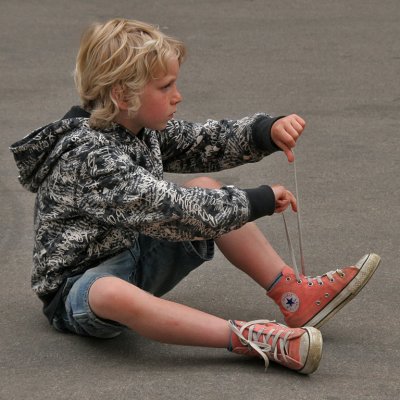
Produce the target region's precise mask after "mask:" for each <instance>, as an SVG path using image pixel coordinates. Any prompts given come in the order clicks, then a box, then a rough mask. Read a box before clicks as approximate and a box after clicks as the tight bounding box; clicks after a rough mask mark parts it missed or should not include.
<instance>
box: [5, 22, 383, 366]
mask: <svg viewBox="0 0 400 400" xmlns="http://www.w3.org/2000/svg"><path fill="white" fill-rule="evenodd" d="M184 57H185V48H184V46H183V44H182V43H181V42H179V41H177V40H175V39H173V38H170V37H167V36H166V35H164V34H162V33H161V32H159V31H158V30H157V29H156V28H154V27H153V26H151V25H148V24H145V23H142V22H138V21H129V20H124V19H115V20H111V21H108V22H106V23H104V24H96V25H93V26H92V27H91V28H90V29H88V30H87V32H86V33H85V34H84V36H83V37H82V41H81V46H80V49H79V53H78V57H77V63H76V70H75V80H76V85H77V89H78V91H79V94H80V97H81V99H82V107H73V108H72V109H71V110H70V111H69V112H68V113H67V114H66V115H65V117H64V118H63V119H62V120H60V121H57V122H54V123H51V124H49V125H47V126H45V127H43V128H40V129H38V130H36V131H34V132H33V133H31V134H30V135H28V136H27V137H25V138H24V139H22V140H21V141H19V142H17V143H15V144H14V145H13V146H12V147H11V150H12V152H13V153H14V156H15V159H16V162H17V165H18V168H19V170H20V177H19V179H20V181H21V183H22V184H23V185H24V186H25V187H26V188H27V189H29V190H30V191H32V192H37V197H36V204H35V244H34V256H33V259H34V268H33V273H32V288H33V290H34V291H35V292H36V293H37V295H38V296H39V298H40V299H41V300H42V301H43V303H44V313H45V315H46V316H47V318H48V319H49V321H50V323H51V324H52V325H53V326H54V327H55V328H56V329H58V330H60V331H63V332H73V333H76V334H80V335H89V336H94V337H99V338H111V337H114V336H116V335H118V334H119V333H121V331H122V330H123V329H124V328H125V327H128V328H130V329H132V330H133V331H135V332H137V333H139V334H141V335H144V336H146V337H148V338H151V339H154V340H158V341H162V342H165V343H176V344H181V345H193V346H213V347H224V348H228V349H229V350H230V351H232V352H235V353H239V354H240V353H241V354H247V355H251V356H252V355H254V356H261V357H263V358H264V361H265V363H266V365H267V364H268V361H269V360H270V359H271V360H273V361H276V362H278V363H280V364H282V365H284V366H287V367H288V368H291V369H293V370H296V371H298V372H300V373H304V374H309V373H312V372H314V371H315V370H316V369H317V367H318V364H319V361H320V358H321V352H322V338H321V334H320V332H319V330H317V329H316V327H319V326H321V325H322V323H324V322H325V321H326V320H327V319H328V318H330V317H331V316H332V315H333V314H334V313H335V312H336V311H338V310H339V309H340V308H341V307H342V306H343V305H344V304H345V303H346V302H347V301H348V300H349V299H350V298H351V297H353V296H354V295H355V294H356V293H357V292H358V291H359V290H360V289H361V287H363V286H364V285H365V283H366V282H367V281H368V280H369V278H370V277H371V276H372V274H373V272H374V271H375V269H376V268H377V266H378V264H379V257H378V256H376V255H374V254H369V255H367V256H365V257H364V258H363V259H361V260H360V262H359V263H358V264H356V266H353V267H347V268H343V269H338V270H336V271H332V272H328V273H327V274H325V275H322V276H319V277H316V278H312V277H305V276H302V275H300V276H299V275H298V274H297V276H296V273H295V272H294V271H293V270H292V269H291V268H290V267H288V266H287V265H285V263H284V261H283V260H282V259H281V258H280V257H279V255H278V254H277V253H276V252H275V250H274V249H273V248H272V247H271V246H270V244H269V243H268V241H267V240H266V239H265V237H264V236H263V235H262V234H261V232H260V231H259V230H258V228H257V227H256V225H255V224H254V223H253V222H252V221H254V220H255V219H257V218H260V217H262V216H265V215H271V214H273V213H274V212H277V213H280V212H283V211H284V210H285V209H287V208H288V207H289V206H290V207H291V208H292V209H293V210H294V211H296V199H295V198H294V196H293V194H292V193H290V192H289V191H288V190H286V189H285V188H284V187H283V186H281V185H274V186H271V187H270V186H260V187H258V188H252V189H244V190H243V189H239V188H236V187H232V186H223V185H222V184H220V183H218V182H216V181H215V180H213V179H211V178H206V177H203V178H195V179H192V180H190V181H188V182H187V183H186V184H185V185H184V186H183V187H179V186H177V185H175V184H173V183H171V182H168V181H165V180H164V179H163V171H164V170H165V171H169V172H212V171H218V170H222V169H226V168H232V167H236V166H238V165H241V164H244V163H247V162H256V161H258V160H260V159H262V158H263V157H265V156H267V155H269V154H271V153H272V152H274V151H278V150H283V151H284V152H285V154H286V156H287V158H288V160H289V161H293V159H294V157H293V153H292V149H293V147H294V146H295V144H296V141H297V140H298V138H299V136H300V135H301V134H302V132H303V129H304V126H305V122H304V120H303V119H302V118H300V117H299V116H297V115H290V116H287V117H283V118H272V117H270V116H268V115H266V114H255V115H254V116H252V117H247V118H244V119H241V120H238V121H226V120H222V121H219V122H218V121H207V122H206V123H205V124H204V125H200V124H194V123H189V122H185V121H176V120H174V119H173V115H174V113H175V112H176V110H177V105H178V104H179V103H180V102H181V101H182V97H181V94H180V93H179V91H178V89H177V86H176V82H177V79H178V74H179V69H180V65H181V63H182V62H183V59H184ZM214 243H216V244H217V246H218V247H219V249H220V250H221V251H222V253H223V254H224V255H225V256H226V257H227V259H228V260H229V261H230V262H231V263H232V264H234V265H235V266H236V267H238V268H240V269H241V270H242V271H244V272H245V273H247V274H248V275H249V276H250V277H251V278H253V279H254V280H255V281H256V282H257V283H258V284H259V285H260V286H262V287H263V288H264V289H266V290H267V295H268V296H269V297H271V298H272V299H273V300H274V301H275V302H276V303H277V304H278V305H279V307H280V309H281V311H282V312H283V314H284V317H285V321H286V324H287V325H288V326H290V328H289V327H287V326H284V325H282V324H278V323H275V322H271V321H268V320H258V321H251V322H244V321H237V320H232V321H225V320H223V319H221V318H218V317H216V316H213V315H210V314H207V313H203V312H201V311H198V310H195V309H192V308H189V307H187V306H184V305H181V304H177V303H174V302H171V301H167V300H164V299H161V296H162V295H163V294H165V293H166V292H167V291H169V290H170V289H171V288H173V287H174V286H175V285H176V284H177V283H178V282H179V281H180V280H181V279H183V278H184V277H185V276H186V275H187V274H188V273H189V272H190V271H191V270H193V269H194V268H196V267H198V266H199V265H200V264H201V263H203V262H205V261H207V260H210V259H211V258H212V256H213V251H214ZM305 325H308V326H307V327H304V326H305Z"/></svg>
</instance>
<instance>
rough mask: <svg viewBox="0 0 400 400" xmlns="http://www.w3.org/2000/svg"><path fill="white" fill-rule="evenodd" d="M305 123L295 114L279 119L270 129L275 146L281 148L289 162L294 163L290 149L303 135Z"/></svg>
mask: <svg viewBox="0 0 400 400" xmlns="http://www.w3.org/2000/svg"><path fill="white" fill-rule="evenodd" d="M305 126H306V122H305V121H304V119H303V118H301V117H299V116H298V115H296V114H292V115H289V116H287V117H285V118H281V119H279V120H278V121H276V122H275V123H274V125H273V126H272V129H271V136H272V139H273V140H274V142H275V144H276V145H277V146H278V147H279V148H281V149H282V150H283V151H284V152H285V155H286V157H287V159H288V161H289V162H292V161H294V154H293V152H292V150H291V149H292V148H294V147H295V146H296V142H297V140H298V138H299V137H300V135H301V134H302V133H303V130H304V127H305Z"/></svg>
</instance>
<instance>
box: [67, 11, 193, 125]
mask: <svg viewBox="0 0 400 400" xmlns="http://www.w3.org/2000/svg"><path fill="white" fill-rule="evenodd" d="M185 53H186V50H185V47H184V45H183V43H182V42H180V41H178V40H176V39H174V38H172V37H169V36H167V35H165V34H163V33H162V32H160V31H159V30H158V29H157V28H156V27H154V26H152V25H149V24H146V23H144V22H140V21H135V20H127V19H119V18H118V19H113V20H110V21H108V22H106V23H104V24H100V23H95V24H93V25H92V26H90V27H89V28H88V29H87V30H86V32H85V33H84V34H83V36H82V39H81V44H80V48H79V52H78V56H77V59H76V67H75V73H74V77H75V84H76V87H77V90H78V92H79V95H80V97H81V100H82V106H83V108H84V109H85V110H87V111H89V112H90V113H91V117H90V125H91V126H92V127H94V128H99V129H101V128H106V127H108V126H109V125H110V124H111V122H112V121H113V120H114V118H115V117H116V116H117V114H118V113H119V107H118V104H117V99H115V98H114V97H113V91H114V93H115V91H117V93H118V94H119V95H120V96H123V99H124V101H126V102H127V103H128V112H129V115H131V116H132V115H134V114H135V112H137V111H138V109H139V108H140V99H139V96H140V93H141V91H142V89H143V88H144V86H145V85H146V84H147V83H148V82H149V81H150V80H151V79H154V78H155V77H156V76H157V74H160V73H166V72H167V62H168V60H169V59H171V57H175V58H177V59H178V62H179V64H181V63H182V62H183V59H184V57H185Z"/></svg>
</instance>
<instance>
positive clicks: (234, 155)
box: [159, 114, 281, 172]
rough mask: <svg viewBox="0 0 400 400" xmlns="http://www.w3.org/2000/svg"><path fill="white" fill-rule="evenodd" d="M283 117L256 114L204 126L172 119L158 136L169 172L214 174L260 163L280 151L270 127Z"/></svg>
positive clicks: (165, 165)
mask: <svg viewBox="0 0 400 400" xmlns="http://www.w3.org/2000/svg"><path fill="white" fill-rule="evenodd" d="M279 118H281V117H277V118H273V117H271V116H269V115H267V114H255V115H253V116H252V117H246V118H243V119H240V120H237V121H228V120H221V121H214V120H208V121H207V122H206V123H205V124H198V123H191V122H186V121H177V120H172V121H170V122H169V124H168V125H167V128H166V129H165V130H164V131H162V132H160V133H159V142H160V148H161V153H162V155H163V163H164V169H165V171H167V172H213V171H220V170H223V169H228V168H233V167H236V166H239V165H242V164H245V163H251V162H256V161H259V160H261V159H262V158H263V157H265V156H267V155H269V154H271V153H273V152H275V151H277V150H279V148H278V147H277V146H276V145H275V143H274V142H273V141H272V139H271V127H272V125H273V123H274V122H275V121H276V120H278V119H279Z"/></svg>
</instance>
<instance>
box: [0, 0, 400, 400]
mask: <svg viewBox="0 0 400 400" xmlns="http://www.w3.org/2000/svg"><path fill="white" fill-rule="evenodd" d="M0 5H1V7H0V9H1V12H0V34H1V41H0V49H1V50H0V61H1V62H0V91H1V97H0V110H1V113H0V119H1V125H0V126H1V135H0V143H1V147H0V157H1V174H0V184H1V191H0V204H1V207H0V220H1V228H2V229H1V231H0V239H1V242H0V255H1V279H0V315H1V318H0V399H1V400H3V399H4V400H17V399H29V400H38V399H40V400H45V399H53V400H54V399H56V400H59V399H60V400H61V399H68V400H71V399H80V400H86V399H96V400H102V399H118V400H124V399H141V400H147V399H164V400H165V399H179V398H180V399H205V400H213V399H230V400H234V399H241V400H242V399H247V398H251V399H253V400H258V399H299V400H300V399H308V400H312V399H326V400H335V399H395V398H398V396H399V393H400V378H399V369H400V334H399V304H400V292H399V286H398V284H399V277H398V276H397V273H398V271H399V269H398V268H399V257H400V254H399V249H400V239H399V236H400V230H399V227H400V200H399V199H400V178H399V166H400V157H399V148H400V139H399V137H400V136H399V125H400V113H399V111H400V86H399V82H400V24H399V20H400V2H399V1H398V0H385V1H380V0H367V1H366V0H364V1H362V0H347V1H346V0H337V1H328V0H318V1H317V0H299V1H272V0H265V1H263V0H247V1H246V0H233V1H227V0H221V1H211V0H208V1H202V0H196V1H195V0H168V1H161V0H159V1H152V0H148V1H137V0H129V1H128V0H114V1H105V0H98V1H90V2H89V1H78V0H70V1H58V0H40V1H39V0H29V1H28V0H27V1H23V0H15V1H12V2H11V1H5V0H1V1H0ZM113 17H126V18H134V19H140V20H144V21H147V22H151V23H154V24H157V25H159V27H160V28H161V29H162V30H163V31H165V32H166V33H168V34H170V35H173V36H177V37H179V38H180V39H182V40H184V41H185V42H186V44H187V46H188V50H189V54H188V59H187V61H186V62H185V64H184V66H183V67H182V70H181V76H180V80H179V82H178V84H179V87H180V90H181V92H182V94H183V97H184V101H183V103H182V104H181V106H180V109H179V112H178V114H177V115H176V117H177V118H181V119H187V120H192V121H199V122H201V121H205V120H206V119H208V118H213V119H215V118H217V119H220V118H239V117H243V116H246V115H249V114H253V113H255V112H258V111H265V112H268V113H270V114H273V115H287V114H291V113H297V114H299V115H301V116H302V117H303V118H304V119H305V120H306V122H307V127H306V130H305V132H304V134H303V136H302V138H301V139H300V140H299V143H298V146H297V148H296V160H297V175H298V181H299V200H300V202H301V215H302V221H303V224H302V225H303V242H304V255H305V261H306V269H307V273H308V274H310V275H315V274H322V273H324V272H326V271H329V270H332V269H335V268H337V267H340V266H344V265H351V264H353V263H355V262H356V261H357V260H358V259H359V258H361V257H362V256H363V255H364V254H365V253H368V252H375V253H378V254H379V255H380V256H381V257H382V263H381V266H380V267H379V269H378V271H377V272H376V274H375V275H374V277H373V278H372V279H371V281H370V282H369V284H368V285H367V286H366V287H365V288H364V289H363V290H362V291H361V293H360V294H359V295H358V297H357V298H356V299H354V300H353V301H352V302H351V303H349V304H348V305H347V306H346V307H345V308H344V309H343V310H342V311H341V312H340V313H339V314H337V315H336V317H335V318H333V319H332V320H331V321H329V322H328V323H327V324H326V325H325V326H324V327H323V328H322V329H321V331H322V334H323V337H324V353H323V358H322V361H321V364H320V367H319V369H318V371H317V372H316V373H315V374H313V375H311V376H301V375H299V374H296V373H294V372H292V371H289V370H287V369H284V368H282V367H280V366H277V365H273V364H271V365H270V368H269V369H268V372H267V373H265V372H264V369H263V362H262V360H260V361H258V360H254V359H247V358H244V357H240V356H237V355H233V354H230V353H228V352H227V351H225V350H216V349H203V348H191V347H182V346H170V345H164V344H159V343H155V342H151V341H149V340H147V339H144V338H141V337H140V336H138V335H136V334H135V333H133V332H126V333H124V334H122V335H121V336H119V337H118V338H116V339H112V340H105V341H102V340H95V339H89V338H82V337H77V336H73V335H66V334H61V333H58V332H56V331H55V330H53V329H52V328H51V327H50V326H49V325H48V323H47V321H46V320H45V318H44V316H43V315H42V313H41V304H40V302H39V301H38V300H37V299H36V297H35V295H34V294H33V293H32V292H31V289H30V270H31V254H32V236H33V229H32V218H33V216H32V210H33V204H34V195H32V194H31V193H29V192H27V191H25V190H24V189H23V188H22V187H21V186H20V185H19V183H18V181H17V170H16V167H15V164H14V161H13V158H12V155H11V153H10V152H9V150H8V147H9V146H10V145H11V144H12V143H13V142H15V141H17V140H18V139H20V138H22V137H23V136H25V135H26V134H28V133H29V132H30V131H32V130H33V129H35V128H37V127H39V126H42V125H45V124H47V123H48V122H50V121H53V120H56V119H58V118H60V117H61V116H62V115H64V113H65V112H66V111H67V110H68V109H69V107H70V106H71V105H74V104H78V103H79V100H78V97H77V94H76V92H75V88H74V83H73V78H72V71H73V68H74V59H75V55H76V52H77V49H78V45H79V38H80V35H81V33H82V31H83V29H84V28H85V27H86V26H87V25H88V24H89V23H91V22H93V21H104V20H106V19H109V18H113ZM214 177H215V178H217V179H219V180H221V181H223V182H225V183H227V184H233V185H236V186H239V187H243V188H247V187H255V186H258V185H260V184H273V183H282V184H284V185H286V186H288V187H289V188H293V189H294V187H293V186H294V179H293V166H292V165H289V164H288V163H287V161H286V160H285V158H284V156H283V155H282V154H274V155H272V156H270V157H268V158H266V159H264V160H263V161H261V162H259V163H256V164H253V165H248V166H244V167H240V168H238V169H235V170H228V171H223V172H220V173H218V174H215V176H214ZM167 178H168V179H172V180H175V181H177V182H183V180H186V179H187V178H188V177H187V176H186V177H182V176H177V175H170V176H168V177H167ZM288 220H289V226H290V230H291V232H292V235H293V237H296V220H295V219H294V218H293V215H289V216H288ZM257 223H258V225H259V227H260V228H261V229H262V231H263V232H264V233H265V234H266V235H267V237H268V238H269V240H270V241H271V243H272V244H273V246H274V247H275V248H276V249H277V251H278V252H279V253H280V254H281V255H282V256H283V257H284V258H285V260H286V261H287V262H288V263H290V256H289V252H288V249H287V244H286V241H285V233H284V229H283V224H282V219H281V217H280V216H273V217H268V218H263V219H261V220H258V222H257ZM297 254H298V251H297ZM166 297H167V298H168V299H171V300H174V301H178V302H182V303H184V304H187V305H190V306H192V307H196V308H199V309H201V310H204V311H207V312H212V313H214V314H216V315H218V316H221V317H223V318H227V319H228V318H235V319H245V320H250V319H259V318H270V319H277V320H278V321H282V318H281V316H280V314H279V311H278V309H277V307H276V306H275V305H274V304H272V302H271V301H269V300H268V299H267V298H266V297H265V294H264V291H263V290H262V289H260V288H259V287H258V286H257V285H256V284H255V283H254V282H252V281H251V280H250V279H248V278H247V277H246V276H244V274H243V273H241V272H239V271H238V270H236V269H235V268H234V267H233V266H231V265H230V264H229V262H227V261H226V260H225V259H224V258H223V257H222V255H221V254H220V253H217V255H216V257H215V259H214V260H213V261H212V262H210V263H208V264H207V265H204V266H202V267H201V268H200V269H198V270H196V271H195V272H193V273H192V274H191V275H190V276H189V277H188V278H187V279H186V280H185V281H184V282H182V283H181V284H180V285H179V286H178V287H176V288H175V289H174V290H173V291H172V292H170V293H169V294H168V295H167V296H166Z"/></svg>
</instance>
